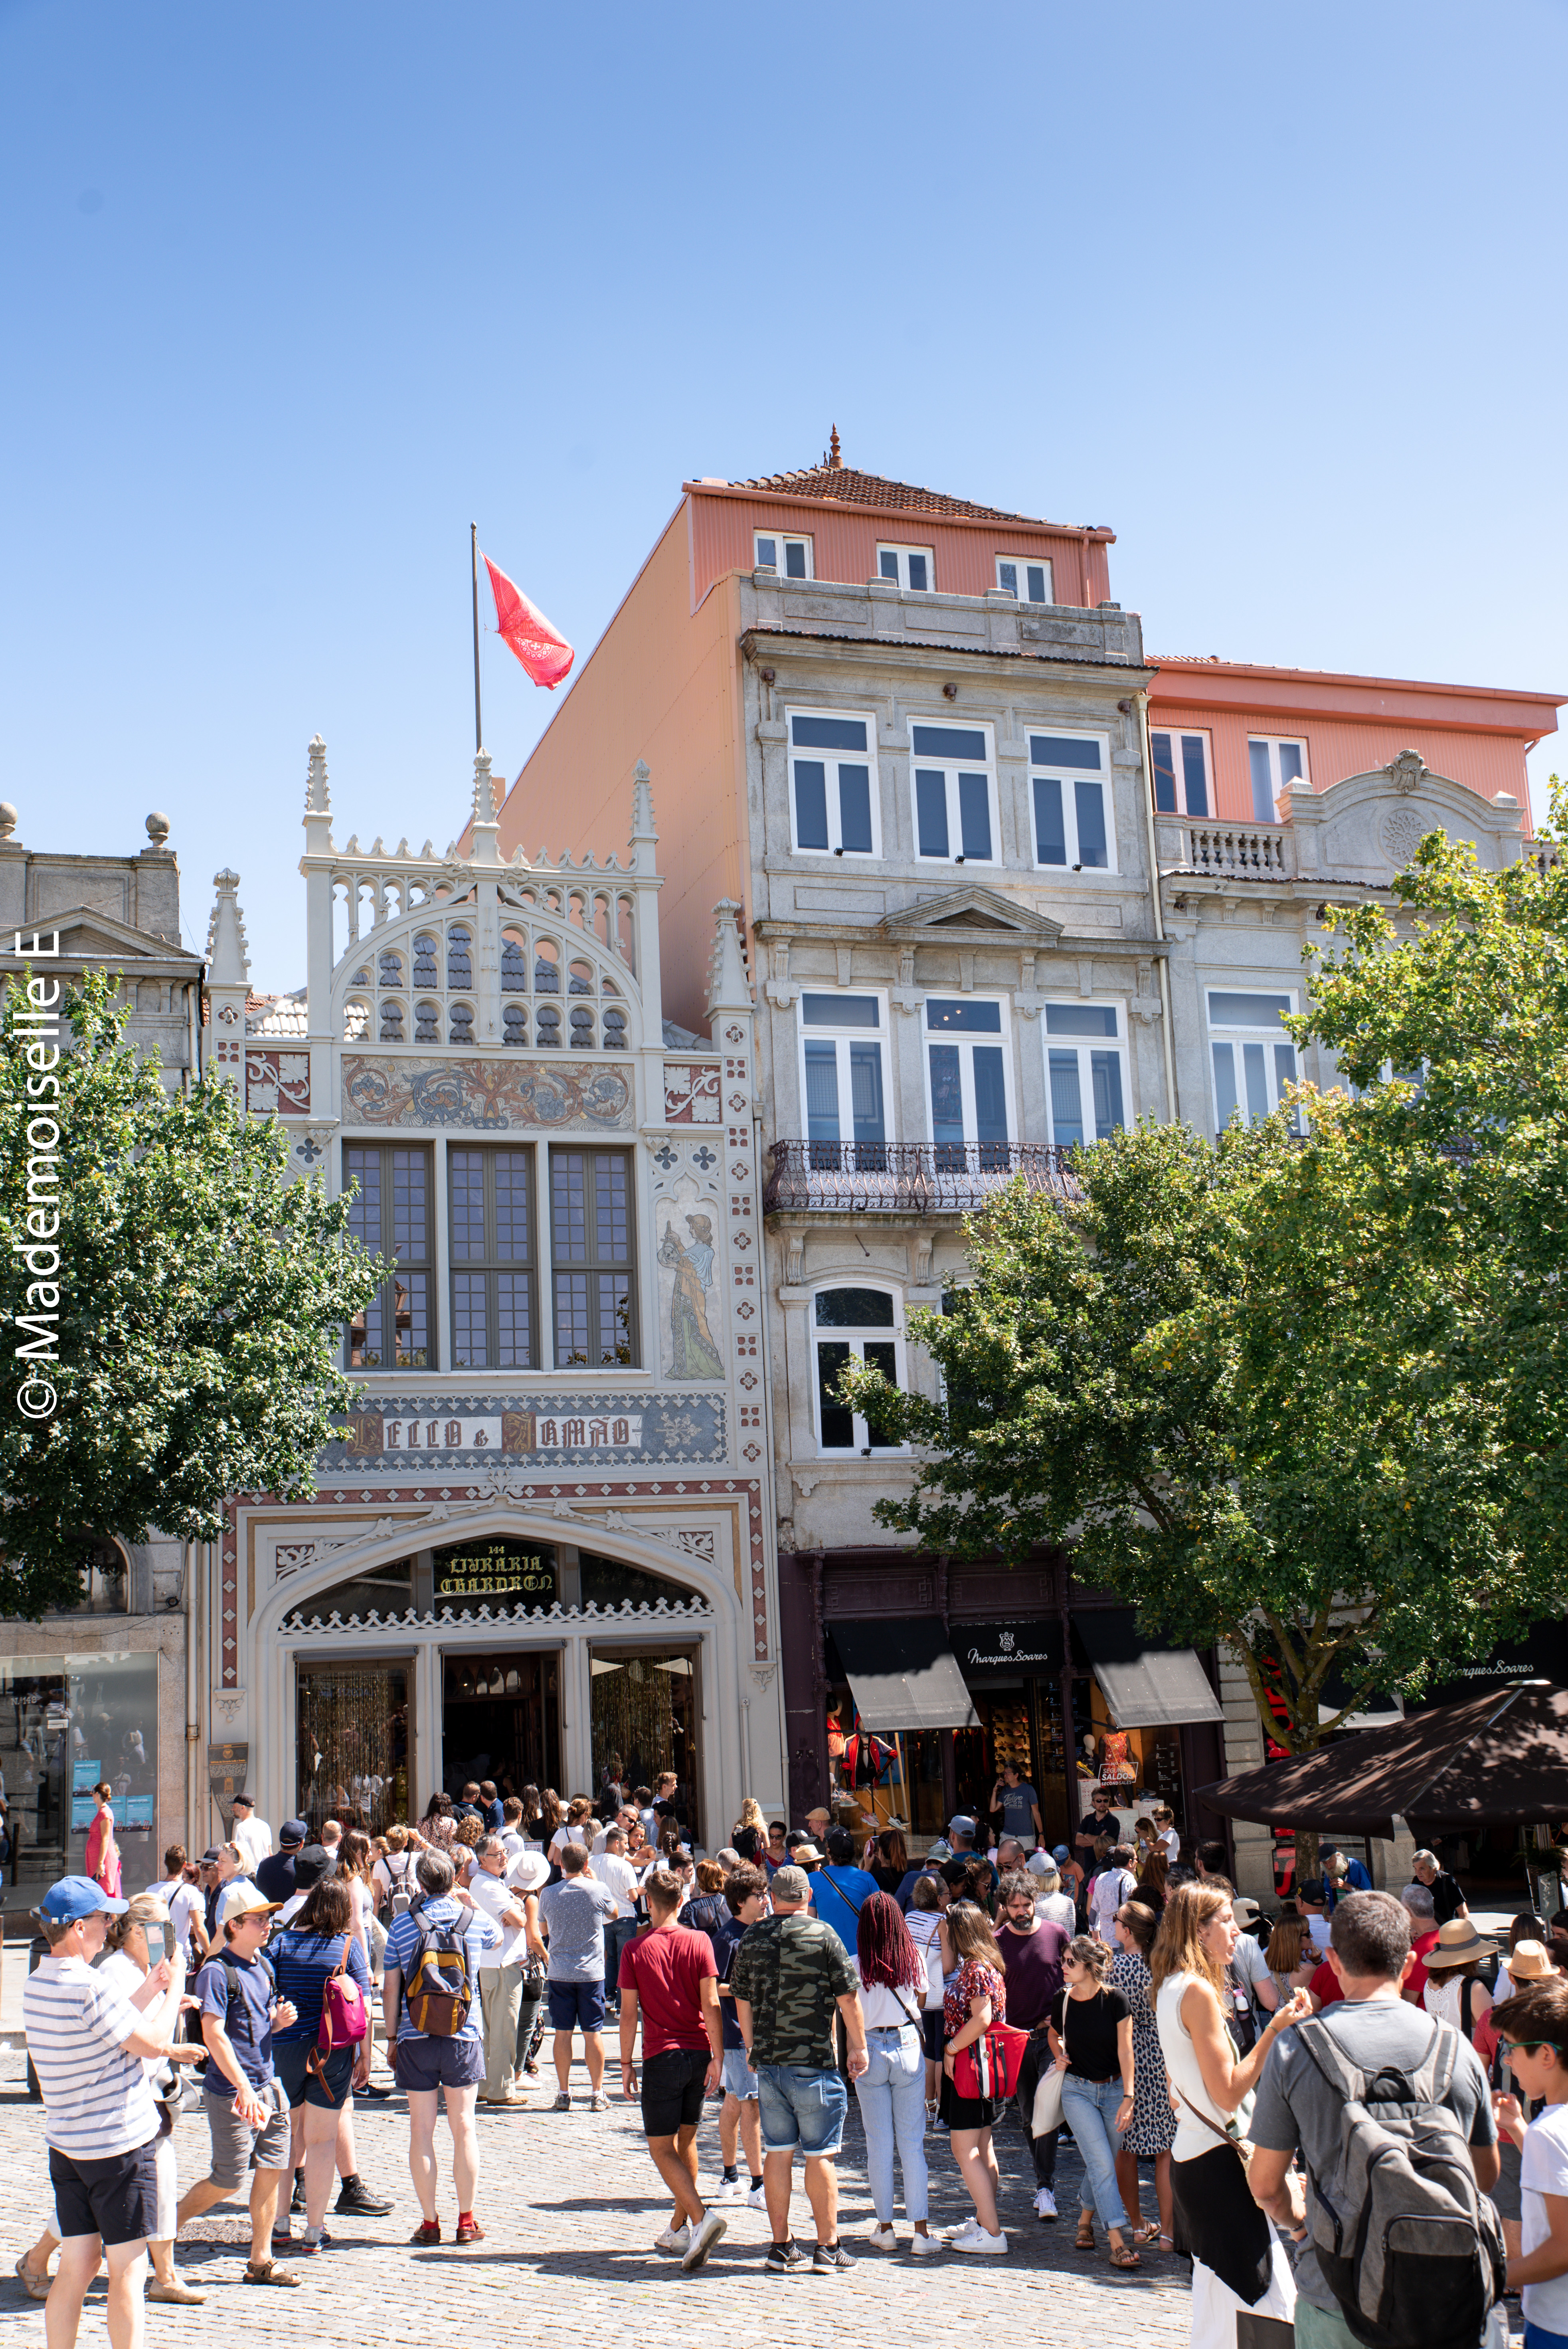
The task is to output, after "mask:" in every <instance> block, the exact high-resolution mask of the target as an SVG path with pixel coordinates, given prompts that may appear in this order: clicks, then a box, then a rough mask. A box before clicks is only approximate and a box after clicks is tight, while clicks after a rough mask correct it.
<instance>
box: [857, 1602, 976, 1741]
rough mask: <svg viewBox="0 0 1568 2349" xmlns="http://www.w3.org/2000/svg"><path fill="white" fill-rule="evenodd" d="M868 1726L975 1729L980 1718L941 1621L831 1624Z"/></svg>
mask: <svg viewBox="0 0 1568 2349" xmlns="http://www.w3.org/2000/svg"><path fill="white" fill-rule="evenodd" d="M828 1629H829V1630H830V1633H831V1634H832V1640H833V1645H834V1647H835V1648H836V1649H837V1650H838V1651H839V1661H840V1662H841V1664H842V1665H843V1668H844V1674H845V1677H846V1679H847V1680H848V1682H849V1683H850V1690H851V1694H852V1695H853V1697H854V1700H855V1710H856V1712H857V1713H859V1714H860V1716H861V1723H862V1724H863V1726H864V1727H865V1728H867V1729H869V1730H872V1731H880V1732H882V1733H884V1734H885V1733H887V1732H889V1731H891V1730H895V1729H973V1728H974V1726H975V1722H976V1720H977V1719H978V1715H977V1714H976V1713H975V1706H974V1703H973V1702H972V1701H971V1698H970V1694H969V1692H968V1690H967V1689H966V1688H965V1685H964V1675H963V1673H962V1672H961V1671H959V1669H958V1663H957V1660H956V1658H955V1657H954V1653H953V1650H952V1647H951V1645H950V1644H949V1641H948V1637H947V1633H946V1631H945V1630H944V1628H943V1626H942V1624H941V1622H940V1621H937V1620H931V1619H924V1620H922V1619H915V1620H913V1621H903V1620H896V1619H895V1620H892V1621H888V1622H876V1621H874V1620H870V1619H864V1618H862V1619H861V1620H859V1621H854V1622H847V1623H844V1622H830V1624H829V1626H828Z"/></svg>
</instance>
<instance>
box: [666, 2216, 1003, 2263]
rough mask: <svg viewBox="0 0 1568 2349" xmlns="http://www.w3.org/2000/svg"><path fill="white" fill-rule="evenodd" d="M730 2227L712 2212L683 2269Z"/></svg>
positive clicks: (704, 2254)
mask: <svg viewBox="0 0 1568 2349" xmlns="http://www.w3.org/2000/svg"><path fill="white" fill-rule="evenodd" d="M728 2227H729V2221H728V2220H727V2219H721V2218H720V2217H719V2215H718V2212H717V2210H710V2211H709V2212H708V2214H707V2218H706V2219H705V2220H703V2222H702V2224H701V2226H700V2227H699V2228H698V2229H697V2230H696V2233H695V2234H694V2235H692V2237H691V2240H690V2241H689V2242H688V2243H687V2245H686V2249H685V2251H683V2252H682V2253H681V2265H682V2267H683V2268H686V2270H688V2271H689V2270H691V2269H692V2268H700V2267H701V2265H702V2263H703V2261H704V2260H706V2259H707V2255H708V2253H709V2251H712V2249H713V2247H714V2245H715V2243H717V2240H718V2239H719V2237H720V2236H721V2235H722V2234H725V2233H726V2232H727V2230H728ZM688 2232H689V2230H688ZM1003 2249H1004V2250H1006V2245H1005V2244H1004V2246H1003Z"/></svg>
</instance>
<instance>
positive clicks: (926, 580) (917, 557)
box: [877, 546, 936, 595]
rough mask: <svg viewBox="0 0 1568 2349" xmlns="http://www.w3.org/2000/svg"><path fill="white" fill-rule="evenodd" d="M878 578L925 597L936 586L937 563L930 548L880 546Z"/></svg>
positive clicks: (878, 551)
mask: <svg viewBox="0 0 1568 2349" xmlns="http://www.w3.org/2000/svg"><path fill="white" fill-rule="evenodd" d="M877 577H878V578H879V579H891V580H892V581H894V582H895V584H896V585H898V586H900V587H908V588H910V589H912V590H913V591H914V592H915V593H917V594H920V595H924V594H926V593H928V592H929V590H930V589H932V588H933V587H934V586H935V585H936V563H935V559H934V555H933V554H932V551H931V549H930V547H929V546H879V547H878V548H877Z"/></svg>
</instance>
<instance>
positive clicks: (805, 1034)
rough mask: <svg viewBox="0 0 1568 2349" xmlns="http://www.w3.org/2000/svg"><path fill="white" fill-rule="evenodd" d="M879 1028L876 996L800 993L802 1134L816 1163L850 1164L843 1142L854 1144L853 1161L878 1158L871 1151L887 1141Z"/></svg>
mask: <svg viewBox="0 0 1568 2349" xmlns="http://www.w3.org/2000/svg"><path fill="white" fill-rule="evenodd" d="M800 1057H801V1082H802V1088H803V1093H804V1099H805V1103H806V1138H807V1140H808V1141H809V1142H810V1143H815V1144H817V1145H819V1147H820V1153H821V1154H820V1158H818V1157H816V1154H815V1153H814V1154H813V1156H814V1160H815V1163H817V1164H821V1165H827V1166H834V1167H836V1166H839V1165H841V1164H846V1163H850V1162H849V1160H848V1158H847V1154H846V1153H845V1151H844V1149H843V1145H844V1144H845V1143H851V1144H853V1160H852V1163H853V1164H857V1165H859V1166H861V1167H873V1166H878V1165H881V1164H882V1163H883V1162H882V1159H881V1158H879V1157H878V1156H877V1155H876V1153H877V1152H879V1151H880V1150H881V1148H882V1144H883V1143H885V1142H886V1141H887V1110H886V1104H885V1099H884V1095H883V1090H882V1080H883V1070H882V997H881V996H879V995H829V994H822V995H813V994H810V993H807V994H804V995H802V996H801V998H800Z"/></svg>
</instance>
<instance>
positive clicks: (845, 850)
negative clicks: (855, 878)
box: [789, 709, 882, 856]
mask: <svg viewBox="0 0 1568 2349" xmlns="http://www.w3.org/2000/svg"><path fill="white" fill-rule="evenodd" d="M875 772H876V735H875V721H874V720H873V719H870V718H854V717H851V716H848V715H847V714H843V713H840V712H835V711H833V710H828V709H792V710H791V711H790V712H789V819H790V828H791V832H792V835H793V845H794V847H795V848H796V849H798V850H799V849H816V850H817V851H818V852H819V853H821V852H826V853H827V854H830V855H833V856H879V855H880V854H882V825H881V820H880V819H881V811H880V809H879V808H878V805H877V792H876V790H875V788H874V776H875Z"/></svg>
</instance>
